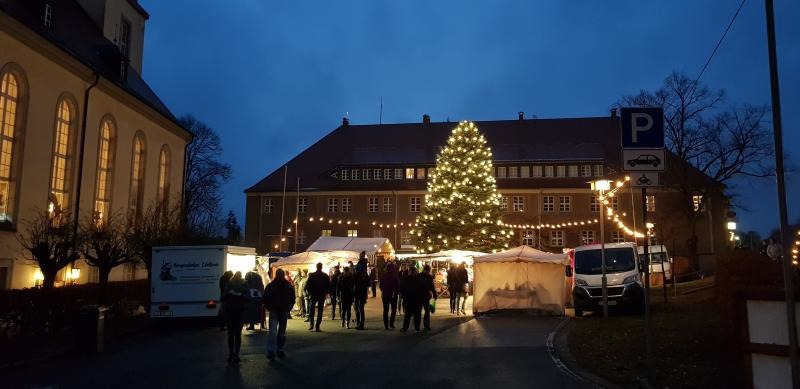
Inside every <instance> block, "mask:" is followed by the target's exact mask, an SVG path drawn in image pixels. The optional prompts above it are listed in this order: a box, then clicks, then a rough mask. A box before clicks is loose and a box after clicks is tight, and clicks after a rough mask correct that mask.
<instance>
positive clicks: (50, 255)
mask: <svg viewBox="0 0 800 389" xmlns="http://www.w3.org/2000/svg"><path fill="white" fill-rule="evenodd" d="M69 220H70V216H69V214H68V213H61V214H60V215H59V221H58V222H55V221H54V219H53V217H52V215H51V214H50V213H49V212H47V211H42V210H36V211H34V216H33V218H32V219H30V220H27V221H24V222H23V225H24V227H23V231H22V232H21V233H19V234H17V240H18V241H19V243H20V245H22V247H23V248H25V249H26V250H27V251H28V252H29V253H30V255H31V258H32V259H33V260H34V261H36V262H37V263H38V264H39V269H41V271H42V275H43V276H44V281H43V282H42V287H43V288H45V289H51V288H52V287H53V284H54V283H55V280H56V275H57V274H58V271H59V270H61V269H63V268H64V267H66V266H67V265H68V264H69V263H71V262H73V261H75V260H76V259H78V251H77V250H76V247H75V234H74V231H73V230H72V229H71V228H70V226H71V223H70V222H69Z"/></svg>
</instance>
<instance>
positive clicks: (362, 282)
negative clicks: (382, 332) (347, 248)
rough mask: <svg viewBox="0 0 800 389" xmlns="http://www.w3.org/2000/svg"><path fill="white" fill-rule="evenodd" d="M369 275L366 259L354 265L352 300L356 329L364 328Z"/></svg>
mask: <svg viewBox="0 0 800 389" xmlns="http://www.w3.org/2000/svg"><path fill="white" fill-rule="evenodd" d="M369 286H370V281H369V275H368V274H367V264H366V260H365V261H364V262H361V261H359V262H358V264H357V265H356V274H355V275H354V276H353V301H354V302H355V305H356V307H355V308H356V329H357V330H363V329H364V321H365V319H366V318H365V314H364V305H366V304H367V297H368V294H369Z"/></svg>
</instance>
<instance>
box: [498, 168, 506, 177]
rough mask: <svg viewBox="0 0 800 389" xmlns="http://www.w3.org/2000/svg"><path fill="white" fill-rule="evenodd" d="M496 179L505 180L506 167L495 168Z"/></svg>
mask: <svg viewBox="0 0 800 389" xmlns="http://www.w3.org/2000/svg"><path fill="white" fill-rule="evenodd" d="M496 176H497V178H506V167H505V166H500V167H498V168H497V174H496Z"/></svg>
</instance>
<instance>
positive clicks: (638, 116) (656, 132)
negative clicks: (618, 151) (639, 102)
mask: <svg viewBox="0 0 800 389" xmlns="http://www.w3.org/2000/svg"><path fill="white" fill-rule="evenodd" d="M620 127H621V130H622V134H621V135H622V148H623V149H660V148H663V147H664V112H663V111H662V110H661V108H622V114H621V115H620Z"/></svg>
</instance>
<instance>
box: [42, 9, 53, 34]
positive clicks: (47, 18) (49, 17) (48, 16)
mask: <svg viewBox="0 0 800 389" xmlns="http://www.w3.org/2000/svg"><path fill="white" fill-rule="evenodd" d="M44 26H45V28H53V5H52V4H50V3H46V4H45V5H44Z"/></svg>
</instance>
